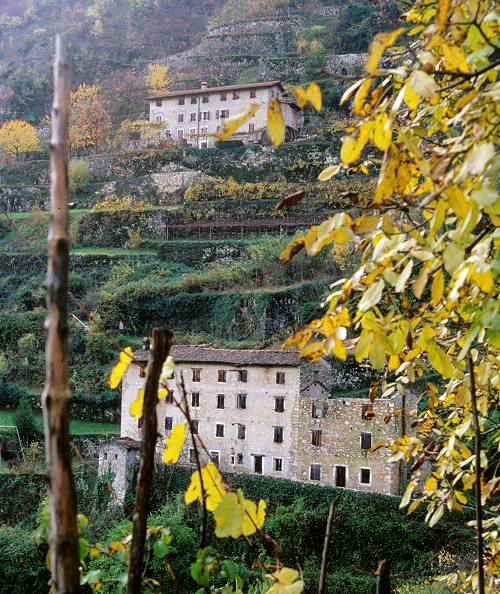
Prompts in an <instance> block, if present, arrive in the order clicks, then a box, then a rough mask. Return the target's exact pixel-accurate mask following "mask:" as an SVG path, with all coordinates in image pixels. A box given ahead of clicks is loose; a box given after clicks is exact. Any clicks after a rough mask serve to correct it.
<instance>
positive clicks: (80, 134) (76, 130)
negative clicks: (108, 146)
mask: <svg viewBox="0 0 500 594" xmlns="http://www.w3.org/2000/svg"><path fill="white" fill-rule="evenodd" d="M71 104H72V117H71V122H70V130H69V138H70V142H71V146H72V147H74V148H89V147H93V148H99V146H101V145H102V144H103V143H104V142H105V141H106V140H107V139H108V138H109V134H110V132H111V118H110V116H109V114H108V112H107V111H106V110H105V109H104V107H103V105H102V103H101V101H100V100H99V98H98V96H97V87H95V86H94V85H80V87H79V88H78V89H77V90H76V91H75V92H74V93H72V96H71Z"/></svg>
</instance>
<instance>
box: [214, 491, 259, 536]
mask: <svg viewBox="0 0 500 594" xmlns="http://www.w3.org/2000/svg"><path fill="white" fill-rule="evenodd" d="M259 508H260V509H259V512H258V511H257V506H256V505H255V503H254V502H253V501H250V500H248V499H245V498H244V496H243V493H242V491H241V489H238V491H237V492H236V493H227V494H226V495H225V496H224V498H223V499H222V501H221V502H220V503H219V504H218V505H217V507H216V508H215V510H214V519H215V534H216V536H218V537H219V538H224V537H227V536H231V537H232V538H238V537H239V536H241V535H244V536H249V535H250V534H253V533H254V532H256V531H257V528H261V527H262V524H263V522H264V519H265V503H264V502H261V503H260V504H259Z"/></svg>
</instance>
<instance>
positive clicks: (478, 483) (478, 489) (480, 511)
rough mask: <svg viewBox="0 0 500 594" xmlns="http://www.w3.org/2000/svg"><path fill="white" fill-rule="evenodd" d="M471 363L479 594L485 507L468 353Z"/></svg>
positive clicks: (477, 427)
mask: <svg viewBox="0 0 500 594" xmlns="http://www.w3.org/2000/svg"><path fill="white" fill-rule="evenodd" d="M467 362H468V364H469V380H470V394H471V404H472V418H473V420H474V455H475V458H476V460H475V472H476V485H475V486H476V543H477V578H478V588H479V594H484V561H483V507H482V502H481V428H480V427H479V417H478V414H477V396H476V378H475V376H474V363H473V361H472V355H471V354H470V353H469V354H468V355H467Z"/></svg>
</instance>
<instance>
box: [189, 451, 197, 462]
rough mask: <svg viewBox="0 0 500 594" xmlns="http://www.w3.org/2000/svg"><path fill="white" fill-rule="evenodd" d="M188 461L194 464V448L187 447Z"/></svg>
mask: <svg viewBox="0 0 500 594" xmlns="http://www.w3.org/2000/svg"><path fill="white" fill-rule="evenodd" d="M189 463H190V464H196V454H195V452H194V448H189Z"/></svg>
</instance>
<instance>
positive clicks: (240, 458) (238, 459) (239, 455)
mask: <svg viewBox="0 0 500 594" xmlns="http://www.w3.org/2000/svg"><path fill="white" fill-rule="evenodd" d="M236 464H243V454H238V455H237V456H236Z"/></svg>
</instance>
